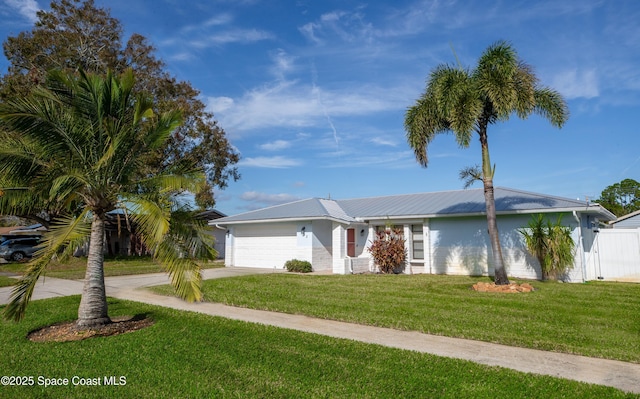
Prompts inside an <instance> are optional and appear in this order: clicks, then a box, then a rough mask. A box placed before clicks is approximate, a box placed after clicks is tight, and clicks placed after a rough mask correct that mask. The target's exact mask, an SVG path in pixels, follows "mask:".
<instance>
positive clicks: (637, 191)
mask: <svg viewBox="0 0 640 399" xmlns="http://www.w3.org/2000/svg"><path fill="white" fill-rule="evenodd" d="M595 201H596V202H597V203H599V204H600V205H602V206H604V207H605V208H607V209H608V210H609V211H611V213H613V214H614V215H616V216H618V217H620V216H624V215H627V214H629V213H631V212H635V211H637V210H640V183H638V182H637V181H635V180H633V179H624V180H622V181H620V182H618V183H615V184H612V185H610V186H608V187H607V188H605V189H604V190H602V193H601V194H600V198H598V199H596V200H595Z"/></svg>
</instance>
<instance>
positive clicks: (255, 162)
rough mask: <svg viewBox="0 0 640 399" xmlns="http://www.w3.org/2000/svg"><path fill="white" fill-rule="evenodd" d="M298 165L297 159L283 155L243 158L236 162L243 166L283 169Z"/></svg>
mask: <svg viewBox="0 0 640 399" xmlns="http://www.w3.org/2000/svg"><path fill="white" fill-rule="evenodd" d="M299 165H301V162H300V161H299V160H297V159H291V158H287V157H283V156H275V157H255V158H243V159H241V160H240V162H238V166H243V167H255V168H274V169H285V168H291V167H294V166H299Z"/></svg>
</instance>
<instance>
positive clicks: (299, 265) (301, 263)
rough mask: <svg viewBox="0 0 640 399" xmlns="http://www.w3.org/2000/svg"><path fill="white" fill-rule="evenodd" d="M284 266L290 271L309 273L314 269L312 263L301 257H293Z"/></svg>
mask: <svg viewBox="0 0 640 399" xmlns="http://www.w3.org/2000/svg"><path fill="white" fill-rule="evenodd" d="M284 267H285V268H287V271H289V272H297V273H309V272H312V271H313V268H312V267H311V263H309V262H307V261H306V260H299V259H291V260H288V261H286V262H285V263H284Z"/></svg>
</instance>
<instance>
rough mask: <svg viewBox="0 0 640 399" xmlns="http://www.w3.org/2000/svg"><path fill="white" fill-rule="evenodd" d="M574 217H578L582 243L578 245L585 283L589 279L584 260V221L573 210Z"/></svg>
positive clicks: (579, 234) (579, 236)
mask: <svg viewBox="0 0 640 399" xmlns="http://www.w3.org/2000/svg"><path fill="white" fill-rule="evenodd" d="M573 217H574V218H575V219H576V222H578V242H579V243H580V244H579V245H578V249H579V250H580V263H581V265H582V282H583V283H584V282H586V281H587V265H586V264H585V261H584V245H583V243H582V223H581V221H580V217H579V216H578V213H577V212H576V211H573Z"/></svg>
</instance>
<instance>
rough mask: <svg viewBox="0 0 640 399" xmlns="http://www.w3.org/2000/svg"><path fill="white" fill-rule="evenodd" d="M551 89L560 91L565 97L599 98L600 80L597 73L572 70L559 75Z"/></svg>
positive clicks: (591, 70)
mask: <svg viewBox="0 0 640 399" xmlns="http://www.w3.org/2000/svg"><path fill="white" fill-rule="evenodd" d="M551 87H553V88H555V89H556V90H558V91H559V92H560V93H561V94H562V95H564V96H565V97H567V98H569V99H572V98H580V97H582V98H594V97H598V95H599V94H600V93H599V90H598V79H597V76H596V71H595V70H593V69H590V70H587V71H578V70H577V69H575V68H574V69H570V70H566V71H564V72H561V73H559V74H557V75H556V76H555V77H554V79H553V82H552V84H551Z"/></svg>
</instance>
